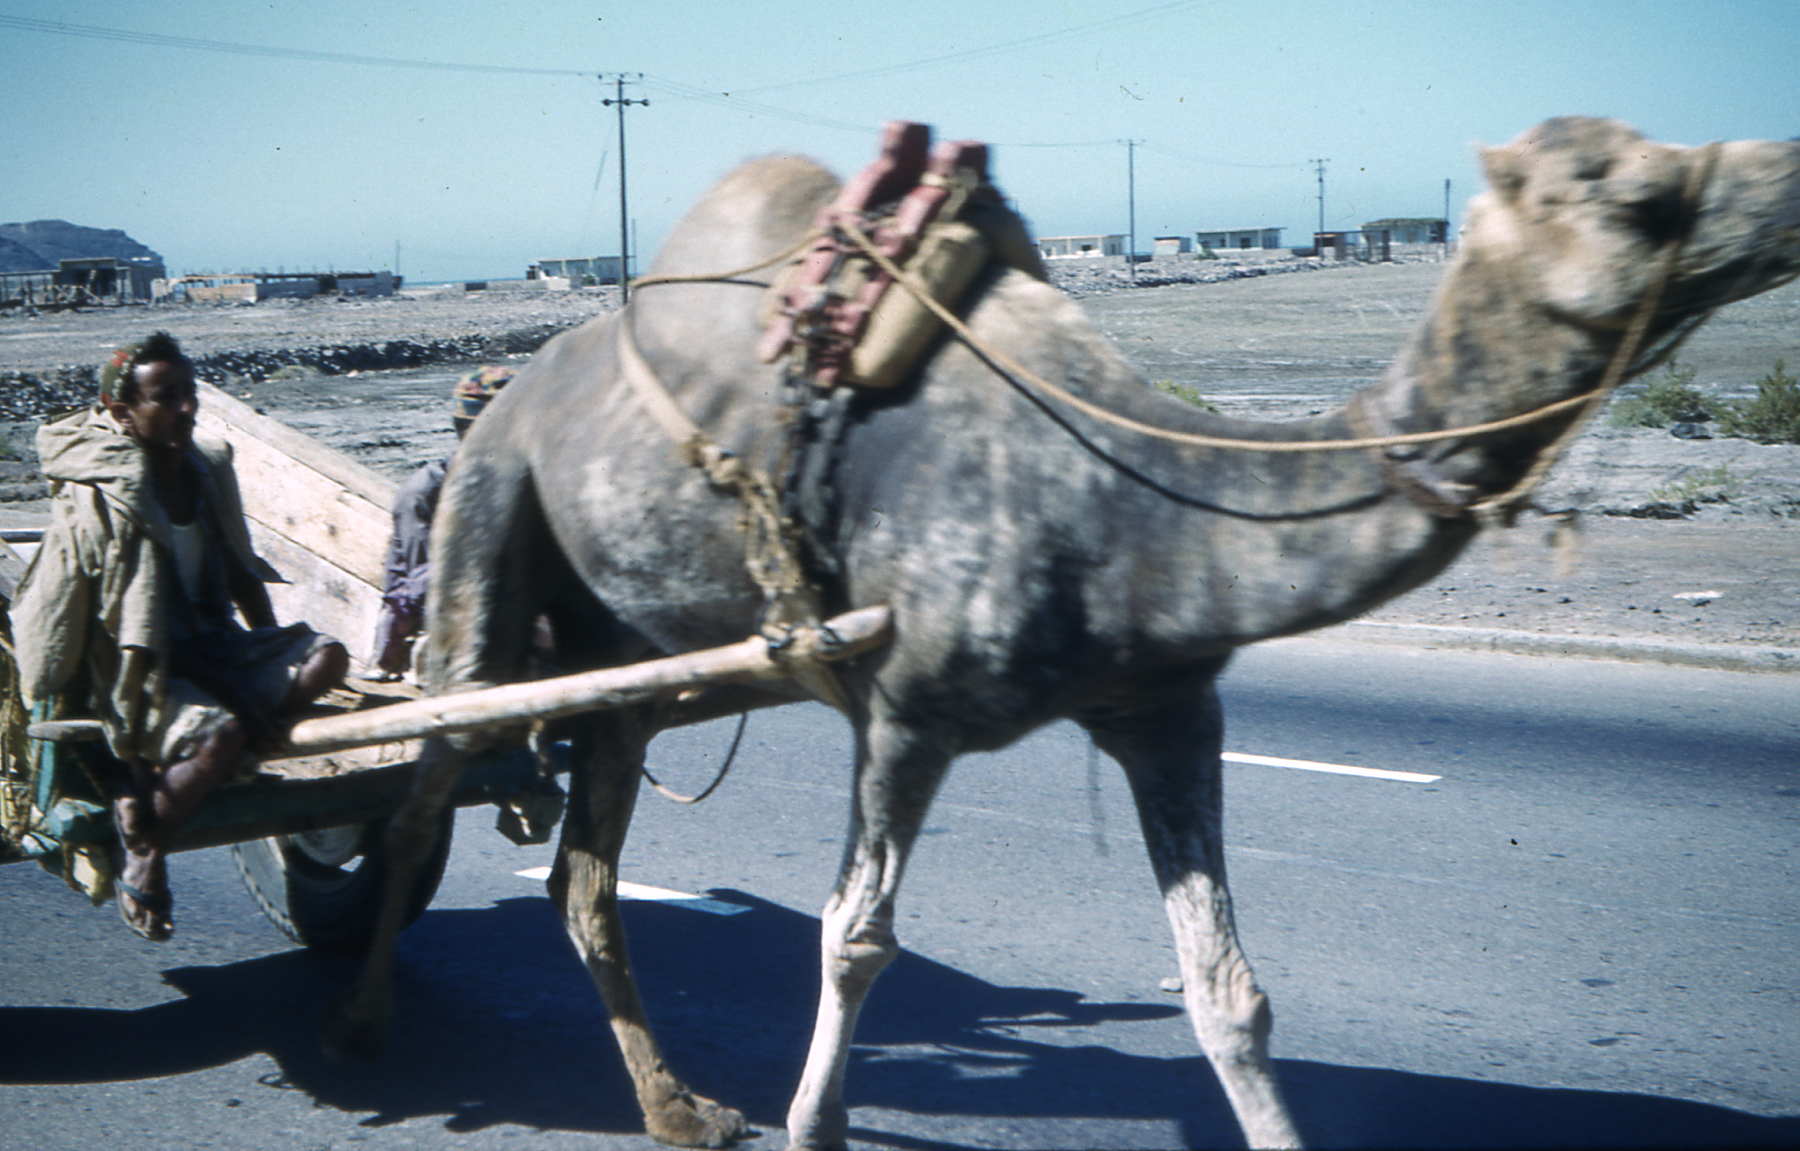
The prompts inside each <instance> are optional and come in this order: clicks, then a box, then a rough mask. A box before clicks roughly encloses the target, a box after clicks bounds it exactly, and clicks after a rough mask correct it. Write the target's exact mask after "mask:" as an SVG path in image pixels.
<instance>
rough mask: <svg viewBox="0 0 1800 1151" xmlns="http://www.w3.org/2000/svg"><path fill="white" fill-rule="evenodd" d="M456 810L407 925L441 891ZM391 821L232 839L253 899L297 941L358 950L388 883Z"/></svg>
mask: <svg viewBox="0 0 1800 1151" xmlns="http://www.w3.org/2000/svg"><path fill="white" fill-rule="evenodd" d="M455 814H456V813H455V812H454V811H445V812H444V821H443V824H442V826H441V827H439V829H438V839H437V846H436V847H435V848H434V849H433V850H432V853H431V855H430V856H429V857H427V858H426V860H425V863H424V865H423V868H422V870H421V871H420V872H419V877H418V880H417V881H416V882H415V883H414V884H413V890H412V894H411V897H410V898H409V899H408V901H407V905H406V917H405V919H404V920H403V921H402V922H401V926H402V927H406V926H409V925H410V924H412V923H413V922H414V921H415V920H417V919H418V918H419V916H421V915H423V914H425V908H426V907H428V906H429V905H430V904H431V897H432V896H434V895H436V894H437V889H438V884H439V883H441V882H442V881H443V878H444V865H445V864H446V863H448V862H449V859H450V831H451V827H452V825H453V821H454V817H455ZM386 842H387V821H386V820H385V819H382V820H376V821H375V822H373V823H364V824H355V825H352V826H349V827H333V828H326V829H324V830H320V831H310V832H302V833H300V834H297V835H277V836H270V837H269V838H267V839H253V840H250V841H248V842H246V843H237V844H233V845H232V848H231V854H232V858H234V859H235V860H237V867H238V874H239V875H240V876H242V877H243V880H244V886H245V887H246V888H248V889H249V891H250V896H251V898H253V899H255V900H256V905H257V906H258V907H260V908H262V913H263V914H264V915H266V916H268V918H269V922H271V923H273V924H274V925H275V926H276V927H278V928H280V929H281V933H282V934H283V935H285V936H287V937H288V938H289V939H292V940H293V941H294V942H295V943H298V944H301V945H302V946H305V947H310V948H313V949H314V950H317V951H327V952H332V953H337V954H350V955H355V954H360V953H361V952H363V951H365V950H366V949H367V948H368V945H369V940H370V939H371V938H372V937H373V936H374V934H375V920H376V918H377V916H379V915H380V913H381V896H382V889H383V887H384V886H385V885H386V880H387V871H388V869H387V848H386Z"/></svg>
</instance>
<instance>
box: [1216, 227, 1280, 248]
mask: <svg viewBox="0 0 1800 1151" xmlns="http://www.w3.org/2000/svg"><path fill="white" fill-rule="evenodd" d="M1194 242H1195V243H1197V244H1199V245H1200V250H1201V251H1203V252H1223V251H1239V252H1248V251H1255V250H1258V249H1262V248H1279V247H1281V229H1280V228H1209V229H1206V230H1203V231H1199V232H1195V233H1194Z"/></svg>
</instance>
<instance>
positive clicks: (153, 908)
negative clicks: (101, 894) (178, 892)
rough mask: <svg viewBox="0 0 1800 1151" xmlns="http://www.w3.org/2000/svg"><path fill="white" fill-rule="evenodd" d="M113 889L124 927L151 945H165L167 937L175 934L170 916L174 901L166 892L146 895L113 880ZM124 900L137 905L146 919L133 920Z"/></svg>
mask: <svg viewBox="0 0 1800 1151" xmlns="http://www.w3.org/2000/svg"><path fill="white" fill-rule="evenodd" d="M113 887H114V888H115V889H116V890H117V892H118V903H119V918H120V919H122V920H124V921H125V926H127V927H129V928H131V930H132V931H134V932H136V933H137V934H138V935H141V936H143V937H144V938H145V939H148V940H149V941H150V942H152V943H166V942H167V941H168V939H169V936H171V935H174V934H175V920H174V918H173V917H172V914H171V913H172V912H173V911H174V907H175V901H174V899H173V898H171V897H170V895H169V893H168V892H167V891H165V892H163V893H162V894H161V895H155V896H152V895H147V894H145V893H144V891H143V890H142V889H140V888H138V887H135V886H133V885H132V884H129V883H126V882H125V881H124V880H123V879H115V880H113ZM126 900H130V901H131V903H135V904H137V906H138V907H139V908H141V909H142V911H143V912H144V914H145V916H146V918H144V919H142V920H139V919H133V918H132V916H131V905H130V904H128V903H127V902H126Z"/></svg>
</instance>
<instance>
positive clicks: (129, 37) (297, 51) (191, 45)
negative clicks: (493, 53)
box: [0, 16, 593, 77]
mask: <svg viewBox="0 0 1800 1151" xmlns="http://www.w3.org/2000/svg"><path fill="white" fill-rule="evenodd" d="M0 27H4V28H18V29H20V30H22V31H27V32H48V33H50V34H52V35H56V36H74V37H78V38H81V39H87V40H110V41H113V42H115V43H122V44H148V45H152V46H155V47H158V48H186V49H189V50H192V51H196V52H219V53H224V54H227V55H234V56H261V57H271V58H276V59H282V60H311V61H314V62H317V63H324V64H361V65H367V66H375V67H382V68H416V69H423V70H427V71H436V72H487V73H495V74H506V75H515V76H581V77H588V76H592V75H593V72H592V71H591V70H578V69H574V68H523V67H518V66H515V65H508V64H459V63H451V62H449V61H444V60H409V59H403V58H401V57H397V56H364V55H358V54H356V53H351V52H314V51H312V50H310V49H306V48H279V47H274V46H272V45H267V44H240V43H238V42H236V41H232V40H205V39H201V38H199V37H194V36H169V35H165V34H164V33H161V32H133V31H129V30H127V29H124V28H102V27H100V26H98V25H94V24H67V23H64V22H62V21H60V20H34V19H32V18H30V17H27V16H0Z"/></svg>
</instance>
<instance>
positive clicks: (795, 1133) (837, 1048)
mask: <svg viewBox="0 0 1800 1151" xmlns="http://www.w3.org/2000/svg"><path fill="white" fill-rule="evenodd" d="M857 759H858V764H857V772H856V794H855V796H854V797H853V798H852V800H851V811H850V832H849V835H848V837H847V841H846V845H845V852H844V859H843V863H842V865H841V867H840V869H839V872H838V881H837V887H836V889H835V890H834V891H833V892H832V893H831V898H830V899H829V900H828V901H827V902H826V904H825V911H824V914H823V915H822V916H821V917H820V918H821V925H820V933H819V952H820V959H821V965H822V969H823V970H822V973H821V977H820V980H819V1012H818V1017H817V1019H816V1021H815V1022H814V1024H813V1035H812V1046H811V1047H810V1048H809V1049H808V1051H807V1054H806V1069H805V1071H804V1072H802V1074H801V1076H800V1086H799V1088H798V1089H797V1090H796V1091H795V1092H794V1099H793V1102H792V1103H791V1104H790V1105H789V1106H788V1116H787V1124H788V1146H789V1148H790V1151H800V1149H805V1151H827V1149H837V1148H842V1147H844V1146H845V1143H846V1140H847V1139H848V1137H849V1128H850V1119H849V1113H848V1111H847V1110H846V1109H845V1106H844V1067H845V1064H846V1063H847V1062H848V1060H849V1057H850V1040H851V1036H852V1034H853V1033H854V1031H855V1029H856V1019H857V1016H858V1015H859V1014H860V1013H861V1011H862V1005H863V1000H864V999H865V997H867V995H868V993H869V987H870V986H871V985H872V984H873V983H874V982H875V977H876V976H877V975H880V974H881V972H882V970H883V969H884V968H886V967H887V965H888V964H889V963H891V962H893V959H894V956H896V955H898V954H899V952H900V944H899V941H898V940H897V939H896V938H895V935H894V899H895V897H896V895H897V894H898V893H899V889H900V880H901V876H902V873H903V872H904V871H905V869H906V859H907V855H908V853H909V852H910V851H911V850H912V845H913V841H914V840H915V839H916V838H917V837H918V834H919V828H920V827H921V826H922V825H923V823H924V820H925V813H926V811H927V810H928V809H929V808H930V806H931V797H932V796H933V795H934V794H935V793H936V791H937V786H938V784H939V782H941V781H942V779H943V776H944V769H945V768H946V767H947V766H948V765H949V762H950V757H949V755H948V753H947V752H945V751H944V750H943V749H942V748H938V747H935V746H928V745H927V744H926V742H925V741H924V740H922V739H920V738H919V736H918V734H917V733H916V732H914V731H912V730H911V729H909V728H905V727H903V726H901V725H899V724H895V723H891V722H890V723H884V722H880V721H877V722H875V723H873V724H871V725H870V726H869V727H868V729H867V731H866V733H865V734H864V736H863V738H862V739H861V740H860V741H859V750H858V756H857Z"/></svg>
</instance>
